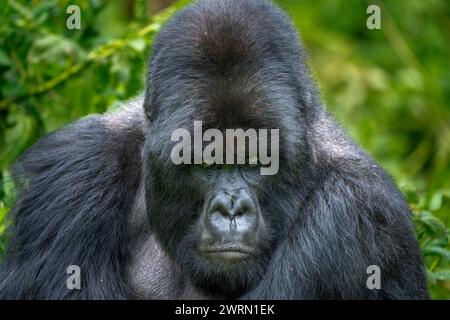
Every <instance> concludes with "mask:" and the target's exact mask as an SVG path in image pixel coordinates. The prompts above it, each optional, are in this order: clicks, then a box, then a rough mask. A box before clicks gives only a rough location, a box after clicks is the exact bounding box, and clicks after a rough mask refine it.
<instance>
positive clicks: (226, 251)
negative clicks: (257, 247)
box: [200, 246, 254, 260]
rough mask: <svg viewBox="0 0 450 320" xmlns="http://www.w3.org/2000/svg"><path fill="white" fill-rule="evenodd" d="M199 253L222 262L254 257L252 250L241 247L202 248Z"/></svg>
mask: <svg viewBox="0 0 450 320" xmlns="http://www.w3.org/2000/svg"><path fill="white" fill-rule="evenodd" d="M200 251H201V252H202V253H203V254H205V255H207V256H210V257H213V258H219V259H223V260H238V259H243V258H247V257H249V256H252V255H254V250H252V249H251V248H247V247H242V246H239V247H217V248H214V247H213V248H202V249H200Z"/></svg>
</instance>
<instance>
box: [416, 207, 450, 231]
mask: <svg viewBox="0 0 450 320" xmlns="http://www.w3.org/2000/svg"><path fill="white" fill-rule="evenodd" d="M419 221H420V222H422V223H423V224H425V225H426V226H427V227H428V229H429V230H430V231H431V232H432V233H434V234H440V233H444V232H445V230H446V228H445V225H444V223H442V221H441V220H439V219H438V218H436V217H435V216H434V215H433V214H432V213H431V212H429V211H422V212H421V213H420V216H419Z"/></svg>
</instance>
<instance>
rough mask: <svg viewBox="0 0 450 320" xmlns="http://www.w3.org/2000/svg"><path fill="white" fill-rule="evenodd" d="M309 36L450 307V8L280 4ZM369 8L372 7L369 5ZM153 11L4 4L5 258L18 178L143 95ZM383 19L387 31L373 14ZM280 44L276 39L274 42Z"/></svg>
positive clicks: (1, 160)
mask: <svg viewBox="0 0 450 320" xmlns="http://www.w3.org/2000/svg"><path fill="white" fill-rule="evenodd" d="M277 2H278V3H279V4H280V5H281V6H282V7H283V8H285V9H286V11H287V12H288V13H289V14H290V15H291V17H292V18H293V20H294V22H295V24H296V26H297V27H299V29H300V30H301V31H302V37H303V40H304V42H305V47H306V49H307V52H308V54H309V62H310V65H311V68H312V70H313V73H314V75H315V77H316V78H317V80H318V82H319V84H320V86H321V92H322V93H323V94H324V96H323V100H324V102H325V103H326V104H327V105H328V109H329V110H330V111H332V112H333V113H334V114H335V115H336V117H337V118H338V119H339V120H340V121H341V122H342V123H343V126H344V127H345V128H347V129H348V130H349V133H350V135H351V136H352V137H353V138H354V139H355V140H356V141H358V142H359V143H361V144H362V145H363V146H364V147H365V149H366V150H368V151H369V152H370V153H371V154H372V155H373V156H374V158H375V159H377V160H378V161H379V162H380V163H381V164H382V165H383V166H384V167H385V168H386V169H387V170H388V171H389V172H390V173H391V174H392V175H393V177H394V178H395V179H396V181H397V182H398V184H399V185H400V187H401V189H402V190H403V191H404V193H405V194H406V196H407V198H408V201H409V203H410V204H411V208H412V210H413V218H414V222H415V226H416V232H417V237H418V239H419V242H420V245H421V247H422V249H423V253H424V257H425V263H426V266H427V272H428V279H429V286H430V290H431V292H432V296H433V297H434V298H440V299H449V298H450V263H449V256H450V251H449V250H450V245H449V233H450V231H449V224H450V221H449V220H450V166H449V159H450V107H449V105H448V103H449V101H450V65H449V63H448V60H449V56H450V52H449V51H450V47H449V46H448V43H449V42H450V39H449V33H448V32H447V30H448V26H449V23H450V5H449V3H448V1H446V0H431V1H422V0H411V1H389V0H386V1H384V2H381V1H379V0H378V1H377V0H375V1H367V2H365V1H361V0H346V1H342V0H328V1H315V0H302V1H298V0H279V1H277ZM369 2H370V3H369ZM186 3H187V0H186V1H179V2H177V3H176V4H175V5H173V6H172V7H170V8H169V9H167V10H165V11H163V12H161V13H159V14H158V15H157V16H153V17H151V16H150V15H149V14H148V12H149V10H148V9H147V8H146V5H147V1H144V0H135V1H106V0H79V1H77V5H79V6H80V8H81V30H68V28H67V27H66V19H67V17H68V15H67V14H66V8H67V6H69V5H70V4H72V3H71V2H69V1H64V0H41V1H39V0H33V1H31V5H30V1H26V0H20V1H19V0H0V21H1V24H0V255H1V254H2V252H3V251H4V248H5V244H6V242H7V239H8V235H7V234H6V233H5V227H6V225H7V224H8V223H9V221H8V220H7V219H6V214H7V212H8V211H9V210H10V208H11V204H12V202H13V199H14V186H13V184H12V182H11V176H10V169H11V165H12V163H13V162H14V161H15V159H17V157H18V156H19V155H20V154H21V153H22V152H23V151H24V150H25V149H26V148H28V147H29V146H30V145H31V144H33V143H34V142H35V141H36V140H37V139H39V138H40V137H42V136H43V135H44V134H46V133H47V132H50V131H53V130H55V129H57V128H60V127H61V126H63V125H65V124H67V123H69V122H71V121H73V120H75V119H78V118H80V117H82V116H85V115H87V114H90V113H98V112H100V113H101V112H105V111H108V110H110V109H111V108H114V106H115V105H117V104H118V103H119V102H120V101H123V100H127V99H129V98H130V97H133V96H134V95H136V94H138V93H139V92H141V90H142V89H143V87H144V80H145V65H146V59H147V56H148V54H149V51H150V48H151V42H152V39H153V37H154V35H155V33H156V32H157V31H158V30H159V28H160V27H161V25H162V24H163V23H164V21H166V20H167V18H168V17H170V16H171V14H173V12H174V11H175V10H177V9H178V8H180V7H181V6H183V5H185V4H186ZM369 4H378V5H380V7H381V15H382V24H381V27H382V29H381V30H368V29H367V28H366V19H367V17H368V15H367V14H366V8H367V6H368V5H369ZM268 32H270V30H268Z"/></svg>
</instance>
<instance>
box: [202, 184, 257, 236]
mask: <svg viewBox="0 0 450 320" xmlns="http://www.w3.org/2000/svg"><path fill="white" fill-rule="evenodd" d="M205 225H206V227H207V228H208V229H209V230H210V231H212V233H213V234H214V235H215V236H216V237H218V238H219V239H222V240H231V241H233V242H234V241H237V240H239V241H242V240H244V239H243V238H245V236H246V235H248V234H254V233H255V231H256V229H257V227H258V212H257V207H256V204H255V201H254V200H253V198H252V196H251V195H250V193H249V192H248V191H247V190H246V189H244V188H242V189H237V190H231V191H230V190H222V191H219V192H217V193H216V194H215V196H214V197H213V198H212V200H211V202H210V204H209V208H208V210H207V211H206V216H205Z"/></svg>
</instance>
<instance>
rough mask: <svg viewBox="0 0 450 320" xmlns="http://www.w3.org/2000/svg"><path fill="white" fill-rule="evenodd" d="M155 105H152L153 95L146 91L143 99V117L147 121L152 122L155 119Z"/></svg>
mask: <svg viewBox="0 0 450 320" xmlns="http://www.w3.org/2000/svg"><path fill="white" fill-rule="evenodd" d="M155 109H156V108H155V104H154V103H153V95H152V94H151V92H150V90H149V89H148V90H147V92H146V93H145V98H144V113H145V116H146V117H147V119H148V120H149V121H151V120H153V119H154V118H155V114H156V112H155Z"/></svg>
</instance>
